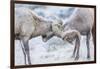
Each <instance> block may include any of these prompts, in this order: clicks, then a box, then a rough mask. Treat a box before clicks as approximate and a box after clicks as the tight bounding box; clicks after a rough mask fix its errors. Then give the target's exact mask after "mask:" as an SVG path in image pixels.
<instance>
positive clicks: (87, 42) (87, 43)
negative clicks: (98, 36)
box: [86, 32, 91, 59]
mask: <svg viewBox="0 0 100 69" xmlns="http://www.w3.org/2000/svg"><path fill="white" fill-rule="evenodd" d="M90 37H91V32H89V33H88V34H87V36H86V45H87V58H88V59H89V58H90Z"/></svg>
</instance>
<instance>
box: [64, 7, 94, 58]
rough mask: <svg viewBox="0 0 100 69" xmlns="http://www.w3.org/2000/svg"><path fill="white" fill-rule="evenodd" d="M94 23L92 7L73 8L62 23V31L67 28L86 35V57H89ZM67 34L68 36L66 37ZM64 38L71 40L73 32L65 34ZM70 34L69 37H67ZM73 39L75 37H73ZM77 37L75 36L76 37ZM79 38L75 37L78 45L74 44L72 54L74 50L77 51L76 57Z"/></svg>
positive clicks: (77, 56)
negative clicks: (70, 14)
mask: <svg viewBox="0 0 100 69" xmlns="http://www.w3.org/2000/svg"><path fill="white" fill-rule="evenodd" d="M93 24H94V9H93V8H75V11H74V12H73V14H72V16H70V18H69V19H68V20H67V21H66V22H65V24H64V31H68V30H71V31H72V30H76V31H77V33H79V34H81V35H86V45H87V58H90V47H89V42H90V36H92V34H91V31H92V26H93ZM67 36H68V37H67ZM67 36H66V38H65V37H64V39H65V40H67V41H69V42H70V43H71V42H72V41H73V38H70V37H72V36H73V34H70V35H68V34H67ZM69 36H70V37H69ZM74 39H75V38H74ZM76 39H77V38H76ZM79 41H80V40H79V39H77V41H76V42H77V43H76V44H78V45H76V46H75V49H74V52H73V56H75V52H76V51H77V54H76V58H75V59H78V58H79V47H80V42H79Z"/></svg>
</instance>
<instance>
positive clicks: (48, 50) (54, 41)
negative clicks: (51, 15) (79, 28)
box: [15, 36, 94, 65]
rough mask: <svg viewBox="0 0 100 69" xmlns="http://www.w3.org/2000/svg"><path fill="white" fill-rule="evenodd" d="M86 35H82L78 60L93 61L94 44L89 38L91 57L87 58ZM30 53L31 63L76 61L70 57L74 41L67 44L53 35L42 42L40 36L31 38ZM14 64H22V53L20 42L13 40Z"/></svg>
mask: <svg viewBox="0 0 100 69" xmlns="http://www.w3.org/2000/svg"><path fill="white" fill-rule="evenodd" d="M85 41H86V37H85V36H82V39H81V47H80V58H79V60H78V61H79V62H80V61H93V60H94V45H93V42H92V39H91V40H90V54H91V59H90V60H88V59H87V58H86V56H87V48H86V43H85ZM29 47H30V53H31V54H30V55H31V62H32V64H33V65H34V64H47V63H64V62H66V63H67V62H77V61H75V60H74V58H71V56H72V53H73V49H74V43H73V44H69V43H67V42H65V41H63V40H62V39H60V38H58V37H53V38H51V39H50V40H49V41H47V42H43V41H42V39H41V36H39V37H36V38H33V39H31V40H30V41H29ZM15 64H16V65H24V55H23V52H22V49H21V46H20V42H19V41H18V40H15Z"/></svg>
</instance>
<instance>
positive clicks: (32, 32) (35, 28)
mask: <svg viewBox="0 0 100 69" xmlns="http://www.w3.org/2000/svg"><path fill="white" fill-rule="evenodd" d="M53 22H54V23H55V22H57V23H58V24H59V23H62V22H61V21H60V20H57V19H55V20H54V21H47V20H45V19H44V18H41V17H39V16H38V15H36V13H34V12H33V11H32V10H30V9H26V8H15V39H19V40H21V42H22V43H23V48H22V49H23V53H24V60H25V64H26V61H27V60H28V64H31V59H30V52H29V45H28V41H29V40H30V39H31V38H33V37H36V36H42V37H43V41H47V40H48V39H50V38H51V37H52V36H53V34H52V23H53ZM49 36H50V37H49Z"/></svg>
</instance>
